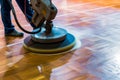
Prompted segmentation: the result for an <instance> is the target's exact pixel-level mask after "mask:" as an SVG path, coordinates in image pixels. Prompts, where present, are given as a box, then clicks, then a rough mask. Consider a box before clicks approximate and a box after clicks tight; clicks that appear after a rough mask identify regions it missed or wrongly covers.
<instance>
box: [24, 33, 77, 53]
mask: <svg viewBox="0 0 120 80" xmlns="http://www.w3.org/2000/svg"><path fill="white" fill-rule="evenodd" d="M75 42H76V39H75V37H74V36H73V35H72V34H69V33H67V35H66V38H65V39H64V40H63V41H59V42H54V43H40V42H35V41H34V40H32V39H31V36H28V37H27V38H26V39H25V40H24V47H25V48H26V49H28V50H30V51H32V52H37V53H40V54H41V53H44V54H45V53H46V54H52V53H53V54H54V53H60V52H64V51H67V50H69V49H71V48H73V47H74V45H75Z"/></svg>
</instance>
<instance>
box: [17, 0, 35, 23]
mask: <svg viewBox="0 0 120 80" xmlns="http://www.w3.org/2000/svg"><path fill="white" fill-rule="evenodd" d="M16 2H17V4H18V5H19V7H20V9H21V10H22V12H23V13H24V14H25V16H26V17H27V19H28V20H29V21H31V19H32V16H33V10H32V9H31V7H30V5H29V1H28V0H16Z"/></svg>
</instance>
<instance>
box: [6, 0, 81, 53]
mask: <svg viewBox="0 0 120 80" xmlns="http://www.w3.org/2000/svg"><path fill="white" fill-rule="evenodd" d="M8 1H9V0H8ZM9 3H10V1H9ZM30 5H31V8H32V9H33V11H34V14H33V16H32V20H31V22H32V24H34V25H35V26H36V27H37V28H36V29H34V30H33V31H32V32H28V31H26V30H24V29H23V28H22V27H21V25H20V24H19V22H18V20H17V18H16V13H15V10H14V7H13V5H12V4H11V3H10V6H11V8H12V12H13V14H14V17H15V21H16V23H17V25H18V26H19V27H20V28H21V29H22V30H23V31H24V32H26V33H29V34H31V35H30V36H28V37H26V38H25V39H24V47H25V48H26V49H27V50H30V51H32V52H36V53H44V54H53V53H62V52H66V51H69V50H72V49H73V48H75V46H76V45H78V44H80V42H76V37H75V36H74V35H73V34H71V33H68V32H67V30H65V29H63V28H59V27H55V26H54V25H53V19H55V17H56V14H57V8H56V7H55V5H54V4H53V3H52V1H51V0H30Z"/></svg>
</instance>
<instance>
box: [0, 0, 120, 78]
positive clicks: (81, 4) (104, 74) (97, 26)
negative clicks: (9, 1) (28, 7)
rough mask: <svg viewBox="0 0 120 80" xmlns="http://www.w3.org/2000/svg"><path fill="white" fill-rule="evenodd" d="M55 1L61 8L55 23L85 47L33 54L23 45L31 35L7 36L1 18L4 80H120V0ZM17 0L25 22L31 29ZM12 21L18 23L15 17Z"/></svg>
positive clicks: (0, 67) (0, 65) (0, 75)
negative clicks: (61, 51) (57, 52)
mask: <svg viewBox="0 0 120 80" xmlns="http://www.w3.org/2000/svg"><path fill="white" fill-rule="evenodd" d="M53 2H54V3H55V4H56V6H57V8H58V9H59V11H58V14H57V16H56V19H55V20H54V25H55V26H57V27H62V28H65V29H66V30H68V32H69V31H70V33H71V32H72V33H73V34H74V35H76V36H77V38H78V40H79V41H81V44H82V46H81V47H80V48H79V49H77V50H75V51H72V52H69V53H67V54H65V53H64V54H59V55H43V54H33V53H32V52H29V51H26V50H25V49H24V48H23V40H24V38H25V37H26V36H28V34H25V36H24V37H23V38H13V37H6V38H5V37H4V29H3V25H2V23H1V21H0V23H1V25H0V61H1V62H0V80H120V59H119V55H120V51H119V49H120V42H119V41H120V38H119V35H120V5H119V3H120V2H119V1H118V0H107V1H105V0H54V1H53ZM13 3H14V5H15V6H16V7H15V9H16V11H17V14H18V15H19V16H21V17H19V20H20V22H21V24H23V26H25V28H26V29H30V30H31V28H30V26H29V24H28V23H27V22H26V21H25V18H24V16H23V13H22V12H21V11H20V9H19V8H18V7H17V5H16V3H15V1H13ZM12 21H13V23H14V24H15V21H14V19H13V18H12ZM15 26H16V24H15ZM16 29H17V30H19V31H21V30H20V29H19V28H18V27H16Z"/></svg>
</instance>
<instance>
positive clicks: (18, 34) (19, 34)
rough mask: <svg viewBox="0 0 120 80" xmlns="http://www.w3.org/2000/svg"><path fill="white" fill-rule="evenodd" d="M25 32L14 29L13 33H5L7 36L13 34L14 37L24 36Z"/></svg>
mask: <svg viewBox="0 0 120 80" xmlns="http://www.w3.org/2000/svg"><path fill="white" fill-rule="evenodd" d="M23 35H24V34H23V33H21V32H18V31H16V30H14V31H12V32H11V33H8V34H5V36H13V37H23Z"/></svg>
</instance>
